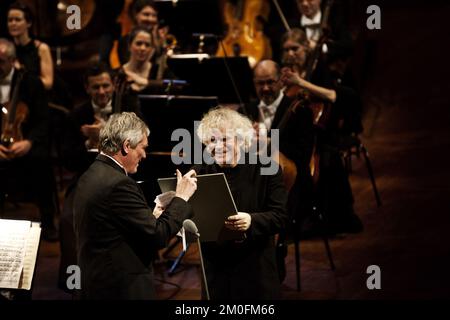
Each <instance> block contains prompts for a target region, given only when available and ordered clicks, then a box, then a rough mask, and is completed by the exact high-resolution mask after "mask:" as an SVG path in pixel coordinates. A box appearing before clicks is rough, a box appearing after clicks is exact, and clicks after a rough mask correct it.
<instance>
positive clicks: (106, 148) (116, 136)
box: [100, 112, 150, 155]
mask: <svg viewBox="0 0 450 320" xmlns="http://www.w3.org/2000/svg"><path fill="white" fill-rule="evenodd" d="M149 134H150V130H149V128H148V127H147V125H146V124H145V122H144V121H142V120H141V119H139V117H138V116H137V115H136V114H135V113H134V112H122V113H117V114H113V115H111V117H110V118H109V119H108V121H107V122H106V124H105V126H104V127H103V128H102V129H101V130H100V151H103V152H104V153H106V154H109V155H114V154H116V153H117V152H119V151H120V150H121V149H122V146H123V143H124V142H125V141H126V140H129V141H130V146H131V148H133V149H134V148H136V146H137V145H138V144H139V142H141V140H142V139H143V138H144V135H146V136H148V135H149Z"/></svg>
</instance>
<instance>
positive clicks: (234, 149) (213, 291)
mask: <svg viewBox="0 0 450 320" xmlns="http://www.w3.org/2000/svg"><path fill="white" fill-rule="evenodd" d="M249 133H250V134H249ZM252 134H253V128H252V123H251V121H250V120H249V119H248V118H246V117H244V116H243V115H241V114H239V113H238V112H236V111H234V110H231V109H228V108H224V107H221V108H216V109H212V110H210V111H209V112H208V113H207V114H206V115H205V116H204V117H203V119H202V120H201V123H200V126H199V127H198V131H197V135H198V136H199V138H200V140H201V141H202V142H203V144H204V145H205V147H206V150H207V151H208V153H209V154H210V155H211V156H212V157H213V159H214V163H213V164H202V165H197V166H194V169H195V170H196V172H197V173H198V174H208V173H220V172H223V173H224V174H225V176H226V179H227V181H228V184H229V186H230V190H231V193H232V195H233V198H234V200H235V203H236V207H237V209H238V211H239V212H238V213H237V214H235V215H232V216H230V217H229V218H228V220H226V221H225V227H227V228H229V229H231V230H235V231H242V232H245V234H246V239H245V240H243V241H242V242H236V241H225V242H223V243H216V242H206V243H203V244H202V249H203V258H204V261H205V271H206V279H207V282H208V287H209V293H210V296H211V299H214V300H217V299H277V298H280V282H279V279H278V273H277V264H276V262H275V244H274V235H275V234H276V233H278V232H280V230H282V229H283V228H284V227H285V224H286V221H287V216H286V207H285V206H286V199H287V194H286V190H285V187H284V185H283V180H282V176H281V170H279V169H278V167H277V168H276V173H273V174H269V175H263V174H261V168H262V165H261V164H260V163H256V164H251V163H249V161H248V157H247V156H248V153H247V152H246V148H248V147H249V145H250V144H251V141H252Z"/></svg>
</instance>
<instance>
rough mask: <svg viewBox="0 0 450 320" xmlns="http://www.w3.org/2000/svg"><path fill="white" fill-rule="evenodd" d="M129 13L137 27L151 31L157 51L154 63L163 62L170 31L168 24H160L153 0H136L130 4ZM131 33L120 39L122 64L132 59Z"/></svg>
mask: <svg viewBox="0 0 450 320" xmlns="http://www.w3.org/2000/svg"><path fill="white" fill-rule="evenodd" d="M129 15H130V18H131V20H132V21H133V24H134V26H135V27H143V28H146V29H148V30H149V31H150V32H151V40H152V47H154V49H155V52H154V53H153V55H152V57H151V58H152V61H153V63H157V64H161V59H162V58H163V56H164V54H165V52H164V46H165V41H166V40H165V38H166V36H167V34H168V32H169V30H168V26H167V25H164V26H161V27H160V25H159V21H158V8H157V6H156V4H155V2H154V1H153V0H135V1H133V3H132V4H131V6H130V11H129ZM130 35H131V34H130V33H128V34H126V35H124V36H122V37H121V38H120V39H119V48H118V53H119V60H120V63H121V65H123V64H125V63H126V62H127V61H129V59H130V54H131V53H130V47H129V44H130V42H131V41H130Z"/></svg>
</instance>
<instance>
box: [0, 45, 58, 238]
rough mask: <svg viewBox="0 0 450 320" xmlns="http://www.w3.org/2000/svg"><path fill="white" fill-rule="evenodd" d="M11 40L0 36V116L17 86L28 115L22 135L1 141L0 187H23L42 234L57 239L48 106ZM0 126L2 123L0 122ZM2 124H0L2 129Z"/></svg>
mask: <svg viewBox="0 0 450 320" xmlns="http://www.w3.org/2000/svg"><path fill="white" fill-rule="evenodd" d="M15 60H16V51H15V47H14V44H13V43H12V42H10V41H8V40H6V39H0V103H1V106H2V107H1V108H2V119H5V117H8V112H11V111H12V110H11V108H9V107H8V103H11V98H12V96H13V92H14V90H15V89H16V87H17V86H18V102H19V103H21V104H22V103H23V104H25V108H26V109H27V110H28V115H27V116H26V119H25V121H24V122H23V123H22V125H21V131H22V134H23V139H21V140H18V141H3V142H2V144H0V170H1V174H2V176H1V179H0V181H1V182H0V185H1V186H0V187H1V189H2V190H0V191H1V192H2V193H10V194H17V192H18V191H20V192H23V191H25V194H26V195H30V196H31V198H32V200H34V201H35V202H36V204H37V205H38V207H39V211H40V215H41V223H42V236H43V238H44V239H46V240H50V241H54V240H57V237H58V233H57V231H56V228H55V225H54V221H53V219H54V215H55V211H56V205H55V199H54V196H56V195H55V184H54V177H53V172H52V168H51V165H50V160H49V141H48V131H49V127H48V108H47V99H46V96H45V90H44V87H43V84H42V82H41V81H40V79H39V78H37V77H35V76H33V75H32V74H30V73H28V72H24V71H22V70H19V69H17V68H15V66H14V65H15ZM0 126H1V124H0ZM4 129H5V128H2V133H3V130H4Z"/></svg>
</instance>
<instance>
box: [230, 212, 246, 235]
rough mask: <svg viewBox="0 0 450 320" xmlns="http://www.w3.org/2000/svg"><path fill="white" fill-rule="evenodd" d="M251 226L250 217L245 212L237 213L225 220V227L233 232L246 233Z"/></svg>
mask: <svg viewBox="0 0 450 320" xmlns="http://www.w3.org/2000/svg"><path fill="white" fill-rule="evenodd" d="M251 224H252V216H251V215H250V214H248V213H246V212H238V213H237V214H235V215H234V216H229V217H228V219H227V220H225V227H227V228H228V229H230V230H234V231H247V230H248V228H250V225H251Z"/></svg>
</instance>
